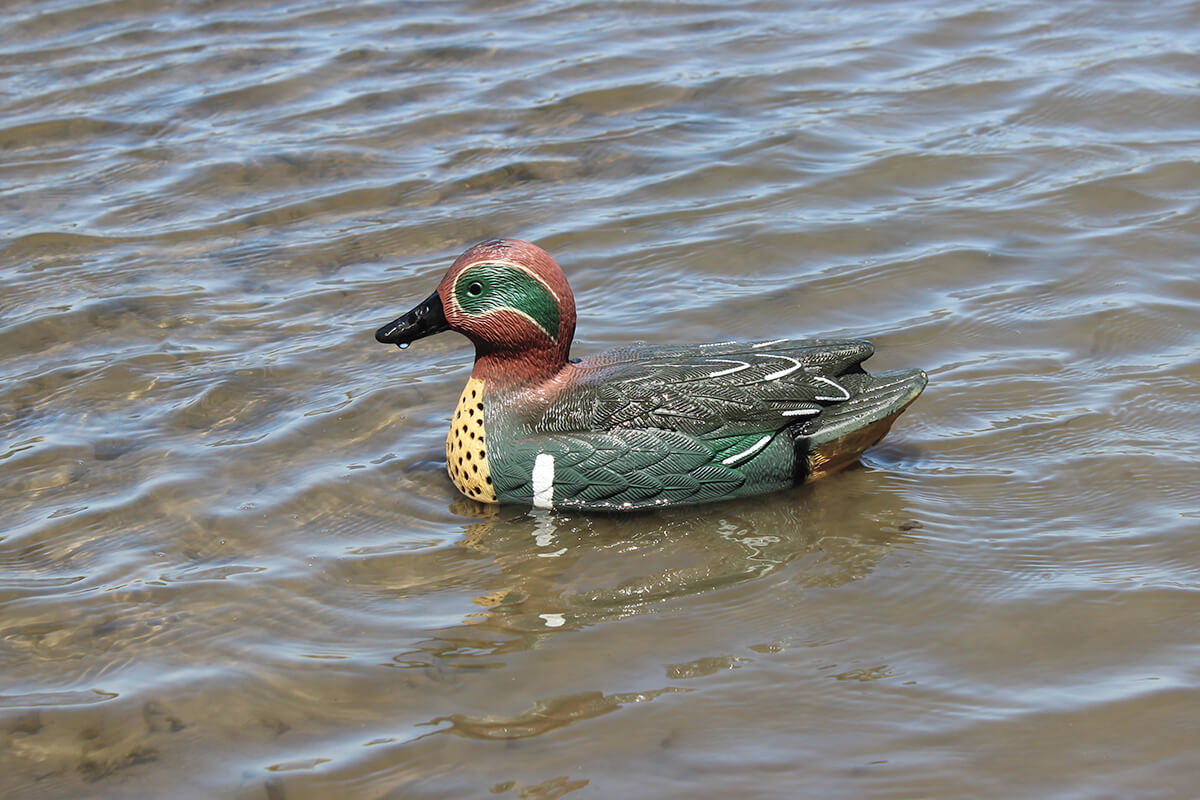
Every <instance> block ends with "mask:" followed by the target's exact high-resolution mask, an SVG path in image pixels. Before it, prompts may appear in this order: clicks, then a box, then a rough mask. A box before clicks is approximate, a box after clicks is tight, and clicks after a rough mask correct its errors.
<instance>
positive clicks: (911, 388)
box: [797, 369, 929, 480]
mask: <svg viewBox="0 0 1200 800" xmlns="http://www.w3.org/2000/svg"><path fill="white" fill-rule="evenodd" d="M837 380H838V383H839V384H841V385H842V386H844V387H845V389H846V391H847V392H849V394H850V397H849V399H847V400H845V401H843V402H841V403H836V404H834V405H831V406H826V407H825V409H824V410H823V411H822V412H821V416H820V417H818V418H817V419H816V420H815V421H816V422H818V427H817V428H816V430H812V431H811V432H807V435H806V436H805V437H804V438H805V439H806V441H805V444H806V445H807V466H808V475H807V478H806V479H807V480H816V479H817V478H820V477H822V476H824V475H828V474H830V473H832V472H836V471H838V470H839V469H842V468H843V467H845V466H848V465H849V464H851V463H853V462H854V461H856V460H858V457H859V456H861V455H862V453H863V451H864V450H866V449H867V448H868V447H870V446H871V445H873V444H875V443H876V442H878V441H879V440H880V439H882V438H883V437H884V435H885V434H887V432H888V430H890V429H891V427H892V423H893V422H895V421H896V417H898V416H900V412H902V411H904V409H905V408H907V407H908V405H909V403H911V402H912V401H913V400H916V399H917V396H918V395H919V394H921V391H922V390H923V389H924V388H925V384H926V383H928V381H929V379H928V378H927V377H926V375H925V373H924V371H922V370H919V369H898V370H891V371H888V372H879V373H876V374H874V375H871V374H869V373H866V372H853V373H849V374H844V375H840V376H838V379H837ZM799 443H800V442H799V441H798V442H797V444H799Z"/></svg>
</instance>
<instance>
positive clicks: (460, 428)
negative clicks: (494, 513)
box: [446, 378, 496, 503]
mask: <svg viewBox="0 0 1200 800" xmlns="http://www.w3.org/2000/svg"><path fill="white" fill-rule="evenodd" d="M446 471H447V472H449V473H450V480H452V481H454V485H455V486H456V487H458V490H459V491H460V492H462V493H463V494H465V495H466V496H467V497H469V498H471V499H472V500H478V501H480V502H482V503H495V502H496V492H495V490H494V489H493V488H492V471H491V469H489V468H488V458H487V443H486V438H485V436H484V432H483V381H481V380H479V379H477V378H471V379H470V380H468V381H467V386H466V388H465V389H463V393H462V397H460V398H458V408H456V409H455V410H454V419H453V420H452V421H451V423H450V433H449V435H448V436H446Z"/></svg>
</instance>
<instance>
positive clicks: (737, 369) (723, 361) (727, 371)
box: [708, 358, 750, 378]
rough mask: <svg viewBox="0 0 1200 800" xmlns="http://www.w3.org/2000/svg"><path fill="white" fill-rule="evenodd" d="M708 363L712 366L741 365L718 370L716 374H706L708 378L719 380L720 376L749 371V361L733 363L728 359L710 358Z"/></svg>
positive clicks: (733, 361)
mask: <svg viewBox="0 0 1200 800" xmlns="http://www.w3.org/2000/svg"><path fill="white" fill-rule="evenodd" d="M709 362H710V363H713V364H741V366H740V367H730V368H729V369H720V370H717V371H716V372H710V373H708V377H710V378H719V377H721V376H722V375H732V374H733V373H735V372H741V371H742V370H744V369H750V362H749V361H735V360H733V359H729V358H710V359H709Z"/></svg>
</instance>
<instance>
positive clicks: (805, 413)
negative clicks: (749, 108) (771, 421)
mask: <svg viewBox="0 0 1200 800" xmlns="http://www.w3.org/2000/svg"><path fill="white" fill-rule="evenodd" d="M820 413H821V409H819V408H789V409H788V410H787V411H784V412H783V416H785V417H811V416H812V415H813V414H820Z"/></svg>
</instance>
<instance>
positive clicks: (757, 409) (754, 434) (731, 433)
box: [375, 239, 926, 511]
mask: <svg viewBox="0 0 1200 800" xmlns="http://www.w3.org/2000/svg"><path fill="white" fill-rule="evenodd" d="M445 330H452V331H458V332H459V333H461V334H463V335H465V336H466V337H467V338H468V339H470V340H471V341H472V342H474V344H475V368H474V369H473V370H472V372H471V377H470V379H469V380H468V381H467V386H466V388H465V389H464V390H463V393H462V397H460V398H459V401H458V408H457V409H455V411H454V417H453V420H452V422H451V426H450V434H449V436H448V437H447V439H446V467H447V470H448V471H449V473H450V478H451V480H452V481H453V482H454V485H455V486H456V487H457V488H458V490H459V491H460V492H462V493H463V494H464V495H466V496H467V497H470V498H472V499H474V500H478V501H481V502H484V503H523V504H532V505H533V506H535V507H538V508H574V509H583V510H589V511H590V510H599V511H623V510H632V509H642V508H653V507H658V506H668V505H681V504H685V503H704V502H709V501H713V500H724V499H727V498H733V497H742V496H746V495H753V494H759V493H762V492H770V491H775V490H779V489H784V488H787V487H790V486H795V485H798V484H801V483H805V482H807V481H812V480H815V479H817V478H820V477H823V476H825V475H828V474H830V473H832V472H835V471H837V470H839V469H841V468H843V467H845V466H847V465H849V464H851V463H853V462H854V461H856V460H857V459H858V458H859V456H860V455H861V454H862V452H863V451H864V450H865V449H866V448H868V447H870V446H871V445H873V444H875V443H876V442H878V441H879V440H880V439H881V438H883V436H884V434H886V433H887V432H888V429H889V428H891V425H892V423H893V422H894V421H895V419H896V417H897V416H899V414H900V412H902V411H903V410H904V409H905V408H906V407H907V406H908V404H909V403H911V402H912V401H913V400H915V399H916V397H917V395H919V394H920V393H921V390H922V389H924V388H925V383H926V377H925V373H924V372H922V371H921V370H919V369H902V370H893V371H890V372H880V373H878V374H875V375H870V374H868V373H867V372H865V371H864V370H863V368H862V366H861V364H862V362H863V361H864V360H866V359H867V358H868V357H869V356H870V355H871V354H872V353H873V352H874V348H873V347H872V346H871V344H870V343H869V342H863V341H852V340H828V339H800V340H789V339H774V340H771V341H759V342H717V343H713V344H693V345H681V346H658V345H635V346H631V347H621V348H617V349H615V350H610V351H608V352H606V353H601V354H600V355H597V356H593V357H591V358H585V359H572V358H570V355H569V353H570V348H571V339H572V337H573V336H574V335H575V297H574V295H573V294H572V293H571V287H570V286H568V285H567V279H566V276H565V275H564V274H563V271H562V269H561V268H560V267H559V266H558V264H557V263H556V262H555V261H554V259H553V258H551V257H550V254H549V253H547V252H546V251H545V250H542V249H541V248H540V247H537V246H536V245H533V244H530V243H528V242H522V241H519V240H516V239H496V240H492V241H488V242H483V243H481V244H477V245H475V246H474V247H472V248H470V249H469V250H467V251H466V252H465V253H463V254H462V255H461V256H459V257H458V260H456V261H455V262H454V264H453V265H452V266H451V267H450V270H449V271H448V272H447V273H446V276H445V277H444V278H442V282H441V283H440V284H438V287H437V291H435V292H434V293H433V294H431V295H430V296H429V297H428V298H426V300H425V301H424V302H423V303H421V304H420V305H418V306H417V307H416V308H414V309H413V310H412V311H409V312H408V313H407V314H405V315H404V316H402V317H399V318H398V319H396V320H394V321H392V322H389V323H388V324H387V325H384V326H383V327H382V328H380V329H379V330H378V331H376V333H375V338H376V339H377V340H378V341H380V342H382V343H384V344H395V345H398V346H399V347H400V348H401V349H403V348H406V347H408V345H409V344H411V343H412V342H414V341H416V340H417V339H421V338H423V337H425V336H430V335H432V334H435V333H440V332H441V331H445Z"/></svg>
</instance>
